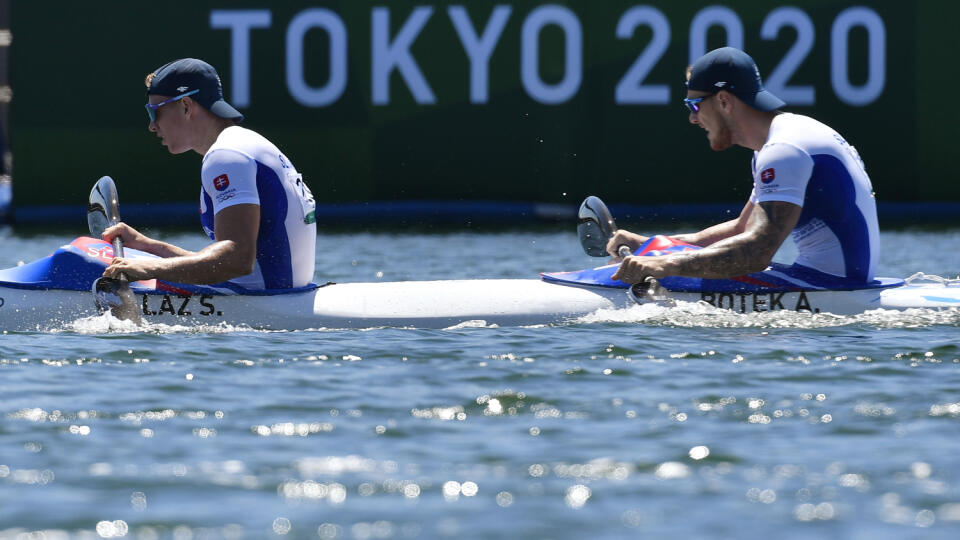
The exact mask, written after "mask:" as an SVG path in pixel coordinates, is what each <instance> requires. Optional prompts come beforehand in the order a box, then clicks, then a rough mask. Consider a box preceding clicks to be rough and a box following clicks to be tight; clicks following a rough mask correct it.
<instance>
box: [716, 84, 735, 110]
mask: <svg viewBox="0 0 960 540" xmlns="http://www.w3.org/2000/svg"><path fill="white" fill-rule="evenodd" d="M717 105H719V106H720V110H721V111H723V112H725V113H728V114H729V113H730V112H731V111H732V109H733V105H734V102H733V99H732V96H731V94H730V93H729V92H727V91H726V90H721V91H719V92H717Z"/></svg>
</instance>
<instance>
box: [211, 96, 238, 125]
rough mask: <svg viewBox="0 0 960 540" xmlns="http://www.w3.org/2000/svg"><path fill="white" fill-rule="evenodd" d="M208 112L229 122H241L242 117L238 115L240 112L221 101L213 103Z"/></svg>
mask: <svg viewBox="0 0 960 540" xmlns="http://www.w3.org/2000/svg"><path fill="white" fill-rule="evenodd" d="M210 112H212V113H213V114H215V115H217V116H219V117H220V118H229V119H231V120H236V121H238V122H240V121H242V120H243V115H242V114H240V111H238V110H236V109H234V108H233V106H232V105H230V104H229V103H227V102H226V101H223V100H222V99H221V100H220V101H215V102H214V103H213V105H211V106H210Z"/></svg>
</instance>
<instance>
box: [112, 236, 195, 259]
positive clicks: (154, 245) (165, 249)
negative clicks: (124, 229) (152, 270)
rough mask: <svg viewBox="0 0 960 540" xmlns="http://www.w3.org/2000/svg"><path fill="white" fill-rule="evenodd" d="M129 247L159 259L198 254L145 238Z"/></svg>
mask: <svg viewBox="0 0 960 540" xmlns="http://www.w3.org/2000/svg"><path fill="white" fill-rule="evenodd" d="M128 246H129V247H132V248H134V249H139V250H140V251H146V252H147V253H152V254H153V255H157V256H158V257H165V258H166V257H186V256H189V255H195V254H196V252H193V251H190V250H186V249H183V248H182V247H179V246H175V245H173V244H168V243H166V242H163V241H161V240H154V239H153V238H144V239H142V240H141V241H140V242H138V243H136V244H128Z"/></svg>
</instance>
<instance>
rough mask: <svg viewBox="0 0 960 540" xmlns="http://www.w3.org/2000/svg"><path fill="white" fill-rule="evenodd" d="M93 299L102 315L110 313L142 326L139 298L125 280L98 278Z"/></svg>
mask: <svg viewBox="0 0 960 540" xmlns="http://www.w3.org/2000/svg"><path fill="white" fill-rule="evenodd" d="M93 298H94V301H95V302H96V304H97V309H98V310H100V313H103V312H105V311H109V312H110V313H112V314H113V316H114V317H116V318H118V319H122V320H124V321H133V322H135V323H136V324H140V322H141V320H140V309H139V307H138V306H137V297H136V295H134V294H133V291H132V290H130V284H129V283H128V282H127V281H126V280H124V279H114V278H108V277H101V278H97V280H96V281H94V282H93Z"/></svg>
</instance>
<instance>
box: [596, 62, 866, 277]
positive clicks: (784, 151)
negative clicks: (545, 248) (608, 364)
mask: <svg viewBox="0 0 960 540" xmlns="http://www.w3.org/2000/svg"><path fill="white" fill-rule="evenodd" d="M684 102H685V103H686V105H687V107H688V109H689V121H690V123H691V124H694V125H697V126H700V127H701V128H703V129H704V130H705V131H706V135H707V139H708V141H709V142H710V148H712V149H713V150H715V151H721V150H726V149H727V148H730V147H731V146H733V145H737V146H742V147H745V148H749V149H751V150H753V151H754V155H753V161H752V173H753V191H752V192H751V194H750V198H749V200H748V201H747V203H746V205H745V206H744V207H743V210H742V211H741V212H740V215H739V216H738V217H737V218H736V219H733V220H730V221H727V222H725V223H720V224H717V225H714V226H712V227H709V228H707V229H704V230H702V231H699V232H696V233H690V234H679V235H671V236H670V238H672V239H674V240H676V241H680V242H685V243H688V244H693V245H695V246H700V247H702V248H703V249H699V250H690V251H684V252H681V253H672V254H668V255H658V256H628V257H626V258H624V259H623V261H622V263H621V266H620V268H619V270H617V272H616V273H615V274H614V275H613V278H614V279H618V280H621V281H624V282H627V283H639V282H643V281H644V280H645V279H646V278H648V277H653V278H661V277H665V276H687V277H694V278H707V279H726V278H732V277H736V276H742V275H744V274H749V273H755V272H762V271H764V270H765V269H767V268H768V266H769V265H770V263H771V261H772V259H773V256H774V254H776V252H777V250H778V249H779V248H780V246H781V245H782V244H783V242H784V240H786V239H787V236H790V235H792V237H793V240H794V242H795V244H796V247H797V259H796V261H795V262H794V264H793V265H792V266H790V267H789V268H788V269H787V270H786V271H787V273H796V274H797V275H802V276H803V278H804V280H805V281H807V282H810V283H814V284H816V282H818V281H821V280H822V281H824V282H833V283H835V282H836V279H837V278H843V279H844V280H848V281H849V282H850V283H852V284H853V283H867V282H869V281H870V280H872V279H873V277H874V271H875V268H876V264H877V258H878V254H879V247H880V246H879V227H878V224H877V213H876V203H875V201H874V197H873V188H872V185H871V182H870V178H869V177H868V176H867V173H866V170H865V169H864V165H863V162H862V161H861V159H860V156H859V155H858V153H857V151H856V149H854V147H853V146H851V145H849V144H848V143H847V141H846V140H844V139H843V137H841V136H840V135H839V134H837V132H836V131H834V130H833V129H831V128H830V127H828V126H826V125H824V124H822V123H820V122H818V121H816V120H814V119H812V118H809V117H806V116H801V115H797V114H790V113H785V112H781V111H780V110H779V109H780V108H781V107H783V106H784V105H785V103H784V102H783V101H781V100H780V99H779V98H777V97H776V96H774V95H773V94H771V93H770V92H768V91H767V90H765V89H764V88H763V83H762V81H761V78H760V72H759V70H758V68H757V66H756V64H755V63H754V61H753V59H752V58H750V56H748V55H747V54H746V53H745V52H743V51H741V50H738V49H734V48H731V47H724V48H721V49H716V50H714V51H711V52H709V53H707V54H705V55H704V56H702V57H701V58H700V59H699V60H697V61H696V62H695V63H694V64H693V66H692V68H691V69H690V72H689V77H688V80H687V96H686V99H685V100H684ZM646 240H647V237H645V236H642V235H639V234H635V233H632V232H629V231H626V230H619V231H617V232H616V234H615V235H614V236H613V237H612V238H611V240H610V242H609V243H608V244H607V250H608V251H609V252H610V253H611V254H613V255H614V256H616V251H617V248H618V247H619V246H621V245H627V246H629V247H630V248H631V250H635V249H637V248H638V247H640V246H641V245H642V244H643V243H644V242H645V241H646ZM781 273H782V269H781Z"/></svg>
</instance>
